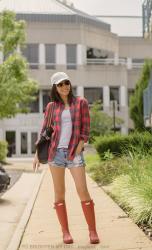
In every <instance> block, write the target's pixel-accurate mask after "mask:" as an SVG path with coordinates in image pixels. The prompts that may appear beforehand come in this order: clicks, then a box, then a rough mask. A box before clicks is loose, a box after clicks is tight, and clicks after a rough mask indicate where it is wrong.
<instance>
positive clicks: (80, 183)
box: [69, 167, 91, 201]
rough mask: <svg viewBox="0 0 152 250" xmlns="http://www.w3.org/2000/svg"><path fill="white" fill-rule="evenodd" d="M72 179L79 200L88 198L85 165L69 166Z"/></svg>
mask: <svg viewBox="0 0 152 250" xmlns="http://www.w3.org/2000/svg"><path fill="white" fill-rule="evenodd" d="M69 169H70V172H71V175H72V177H73V179H74V182H75V186H76V190H77V193H78V195H79V198H80V200H81V201H86V200H90V199H91V197H90V194H89V191H88V188H87V182H86V173H85V167H73V168H72V167H71V168H69Z"/></svg>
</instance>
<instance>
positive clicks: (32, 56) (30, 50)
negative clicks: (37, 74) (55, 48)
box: [22, 43, 39, 69]
mask: <svg viewBox="0 0 152 250" xmlns="http://www.w3.org/2000/svg"><path fill="white" fill-rule="evenodd" d="M22 54H23V55H24V56H25V57H26V59H27V61H28V62H29V66H30V69H38V68H39V44H35V43H34V44H27V45H26V47H25V48H22Z"/></svg>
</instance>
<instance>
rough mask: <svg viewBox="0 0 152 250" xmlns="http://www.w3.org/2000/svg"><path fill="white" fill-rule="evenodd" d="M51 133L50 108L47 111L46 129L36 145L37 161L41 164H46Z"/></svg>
mask: <svg viewBox="0 0 152 250" xmlns="http://www.w3.org/2000/svg"><path fill="white" fill-rule="evenodd" d="M52 133H53V128H52V127H51V108H50V109H49V110H48V119H47V124H46V128H45V130H44V131H43V133H42V134H41V136H40V139H39V140H38V142H37V143H36V150H37V156H38V160H39V162H40V163H42V164H46V163H47V162H48V150H49V146H50V143H51V136H52Z"/></svg>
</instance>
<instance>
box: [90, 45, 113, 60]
mask: <svg viewBox="0 0 152 250" xmlns="http://www.w3.org/2000/svg"><path fill="white" fill-rule="evenodd" d="M113 57H114V53H113V52H111V51H108V50H104V49H97V48H91V47H87V59H93V58H94V59H106V58H113Z"/></svg>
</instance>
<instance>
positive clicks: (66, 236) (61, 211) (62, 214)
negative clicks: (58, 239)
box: [54, 200, 73, 244]
mask: <svg viewBox="0 0 152 250" xmlns="http://www.w3.org/2000/svg"><path fill="white" fill-rule="evenodd" d="M54 208H55V209H56V213H57V216H58V219H59V222H60V224H61V228H62V232H63V242H64V243H65V244H71V243H73V239H72V237H71V235H70V232H69V226H68V218H67V211H66V204H65V201H64V200H63V201H58V202H55V203H54Z"/></svg>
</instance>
